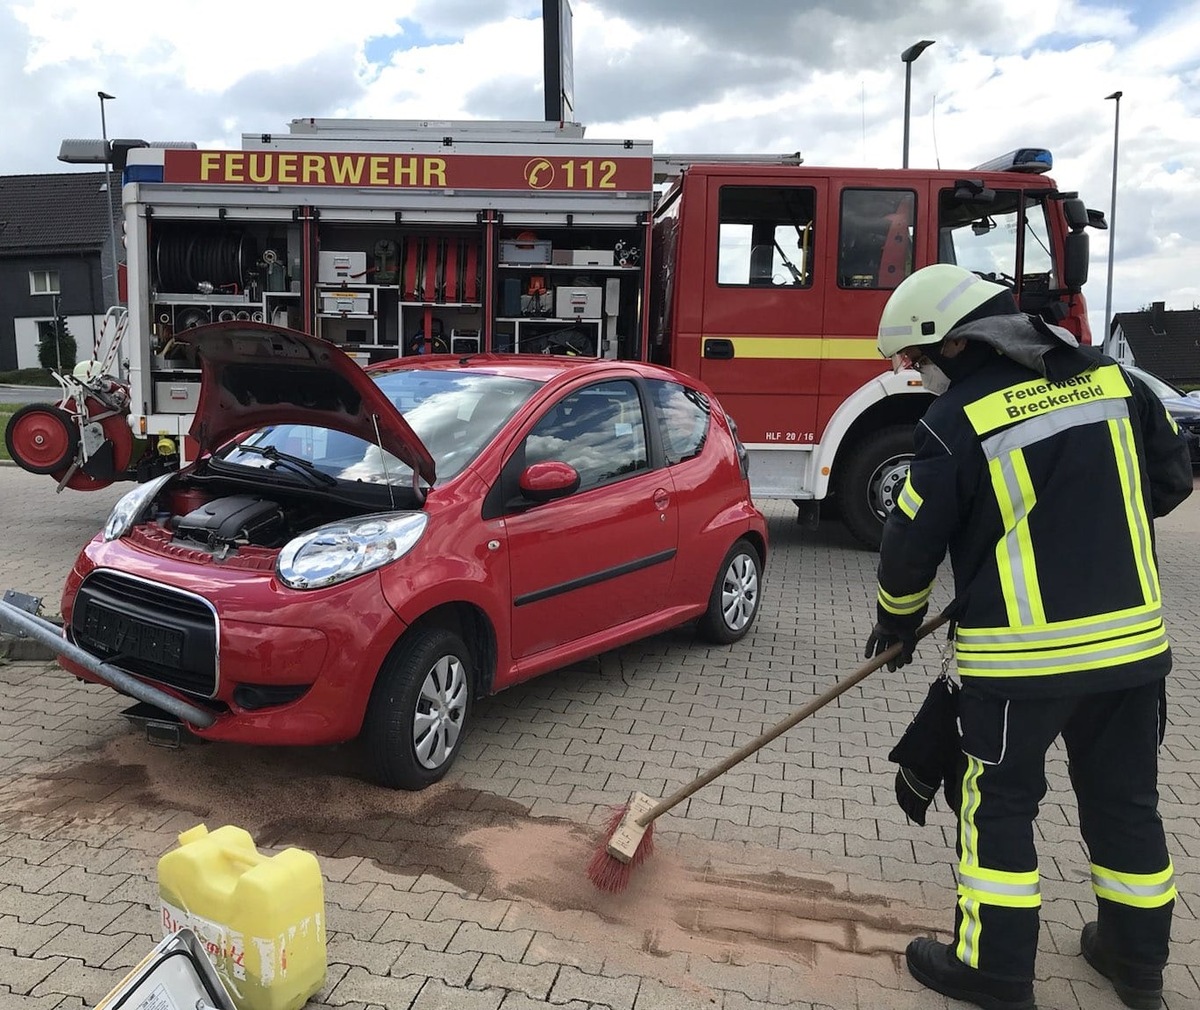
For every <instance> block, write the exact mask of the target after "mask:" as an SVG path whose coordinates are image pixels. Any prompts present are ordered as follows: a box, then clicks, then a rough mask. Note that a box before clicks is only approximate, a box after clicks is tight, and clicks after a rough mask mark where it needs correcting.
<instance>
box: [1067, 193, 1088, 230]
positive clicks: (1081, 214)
mask: <svg viewBox="0 0 1200 1010" xmlns="http://www.w3.org/2000/svg"><path fill="white" fill-rule="evenodd" d="M1062 205H1063V214H1065V215H1066V218H1067V226H1068V227H1069V228H1070V229H1071V231H1079V230H1080V229H1081V228H1086V227H1087V226H1088V212H1087V207H1086V206H1085V205H1084V202H1083V201H1082V200H1080V199H1079V198H1078V197H1075V198H1074V199H1069V200H1064V201H1063V202H1062Z"/></svg>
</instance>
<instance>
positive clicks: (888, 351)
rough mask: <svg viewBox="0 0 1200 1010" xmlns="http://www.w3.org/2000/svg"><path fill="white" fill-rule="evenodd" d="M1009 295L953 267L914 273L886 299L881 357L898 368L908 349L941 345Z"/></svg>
mask: <svg viewBox="0 0 1200 1010" xmlns="http://www.w3.org/2000/svg"><path fill="white" fill-rule="evenodd" d="M1006 292H1008V293H1011V292H1010V291H1009V289H1008V288H1006V287H1005V286H1004V285H1003V284H996V283H994V282H992V281H986V280H984V279H983V278H982V277H980V276H979V275H978V274H973V273H971V271H970V270H967V269H964V268H963V267H960V266H955V265H954V264H952V263H935V264H933V265H932V266H927V267H922V268H921V269H920V270H918V271H916V273H913V274H910V275H909V276H908V277H906V278H905V279H904V280H903V281H901V282H900V284H899V286H898V287H897V288H896V290H895V291H893V292H892V294H891V297H890V298H888V300H887V304H886V305H885V306H884V307H883V315H882V316H881V317H880V319H879V342H878V346H879V353H880V354H882V355H883V356H884V357H885V358H891V359H892V363H893V365H894V366H895V367H897V368H899V367H902V366H904V365H905V364H907V363H906V362H902V361H901V360H900V358H901V352H903V351H904V350H905V349H906V348H909V347H918V346H921V345H926V344H940V343H941V342H942V341H943V340H945V339H946V337H947V336H948V335H949V333H950V331H951V330H952V329H953V328H954V327H955V326H957V325H958V324H959V323H960V322H961V321H962V320H963V319H964V318H965V317H966V316H968V315H970V314H971V313H972V312H974V311H975V310H976V309H977V308H979V306H981V305H982V304H983V303H984V302H986V301H989V300H990V299H992V298H995V297H996V295H999V294H1004V293H1006Z"/></svg>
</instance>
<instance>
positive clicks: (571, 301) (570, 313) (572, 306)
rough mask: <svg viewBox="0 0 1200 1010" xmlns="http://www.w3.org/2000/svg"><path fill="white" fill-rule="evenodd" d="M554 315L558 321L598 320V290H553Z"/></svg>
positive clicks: (585, 288) (565, 287) (572, 288)
mask: <svg viewBox="0 0 1200 1010" xmlns="http://www.w3.org/2000/svg"><path fill="white" fill-rule="evenodd" d="M554 314H555V315H556V316H557V317H558V318H559V319H599V318H600V288H592V287H584V288H574V287H567V286H565V285H564V286H561V287H557V288H555V289H554Z"/></svg>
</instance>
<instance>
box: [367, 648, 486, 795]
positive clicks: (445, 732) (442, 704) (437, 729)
mask: <svg viewBox="0 0 1200 1010" xmlns="http://www.w3.org/2000/svg"><path fill="white" fill-rule="evenodd" d="M474 682H475V671H474V666H473V661H472V658H471V652H470V650H469V649H468V648H467V646H466V644H465V643H464V642H463V640H462V639H461V638H460V637H459V636H458V635H456V634H454V633H453V632H451V631H447V630H445V629H444V628H436V627H429V628H418V629H416V630H414V631H412V632H410V633H409V634H408V635H407V636H406V637H405V639H404V640H403V641H402V642H401V645H400V647H399V648H398V649H396V650H395V651H394V652H393V653H392V655H391V656H389V657H388V659H387V662H385V663H384V665H383V669H382V670H380V672H379V679H378V680H377V681H376V683H375V690H374V691H372V692H371V701H370V704H369V705H368V707H367V715H366V720H365V722H364V724H363V734H362V738H363V743H364V744H365V748H366V752H367V761H368V765H369V769H370V772H371V775H372V777H373V778H374V779H375V780H376V781H378V782H379V783H380V785H385V786H388V787H390V788H392V789H424V788H425V787H426V786H429V785H432V784H433V783H434V782H436V781H437V780H438V779H440V778H441V777H442V776H443V775H445V774H446V772H447V771H449V770H450V766H451V765H452V764H453V763H454V759H455V758H456V757H457V756H458V752H459V751H460V750H461V749H462V741H463V736H464V734H465V731H466V728H467V719H468V718H469V716H470V714H471V702H472V697H473V688H474Z"/></svg>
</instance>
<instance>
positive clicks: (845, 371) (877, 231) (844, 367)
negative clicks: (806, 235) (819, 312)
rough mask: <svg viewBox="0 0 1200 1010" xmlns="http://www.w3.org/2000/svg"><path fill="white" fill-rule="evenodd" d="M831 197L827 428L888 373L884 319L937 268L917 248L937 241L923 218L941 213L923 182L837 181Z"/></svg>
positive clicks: (821, 411)
mask: <svg viewBox="0 0 1200 1010" xmlns="http://www.w3.org/2000/svg"><path fill="white" fill-rule="evenodd" d="M830 196H831V200H832V204H833V210H834V220H833V222H832V228H833V236H832V238H833V243H832V250H831V251H832V255H831V256H830V267H831V268H832V271H833V276H832V277H831V278H830V279H829V293H828V295H827V296H826V302H825V305H826V323H825V337H826V349H827V354H826V356H825V360H824V361H823V362H822V377H821V397H820V402H819V407H818V418H817V425H818V428H821V429H823V428H824V426H825V424H826V422H827V421H828V420H829V418H830V416H832V414H833V412H834V411H835V410H837V408H838V406H839V405H840V404H841V402H842V401H843V400H844V399H845V398H846V396H847V395H849V394H850V393H851V392H852V391H853V390H855V389H857V388H858V387H859V386H861V385H862V384H863V383H864V382H866V381H868V380H869V379H870V378H871V377H872V376H875V375H878V374H879V373H880V372H882V371H884V370H885V369H886V368H887V367H888V365H887V363H886V362H884V361H883V360H882V359H881V358H880V357H879V351H878V349H877V347H876V338H877V336H878V329H879V317H880V315H881V314H882V313H883V306H884V303H886V302H887V300H888V296H889V295H891V293H892V291H893V290H894V289H895V288H896V286H897V285H898V284H899V283H900V282H901V281H902V280H904V278H905V277H907V276H908V275H909V274H910V273H912V272H913V270H915V269H916V268H917V267H918V266H921V265H924V264H925V263H928V262H931V260H930V259H929V250H928V249H926V248H924V247H923V246H922V247H918V245H917V243H918V242H922V243H924V242H927V241H928V240H929V231H930V229H928V228H926V227H924V222H923V221H921V220H920V219H919V218H918V214H919V213H920V214H925V213H930V212H931V210H936V206H935V205H934V204H931V203H930V201H929V199H928V183H926V182H924V181H922V180H915V181H913V182H911V183H909V182H905V183H904V184H899V183H895V182H888V183H881V182H880V181H879V180H878V179H868V178H866V177H864V178H859V179H856V178H854V177H852V176H851V177H844V178H843V177H837V178H835V179H833V180H832V181H831V184H830Z"/></svg>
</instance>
